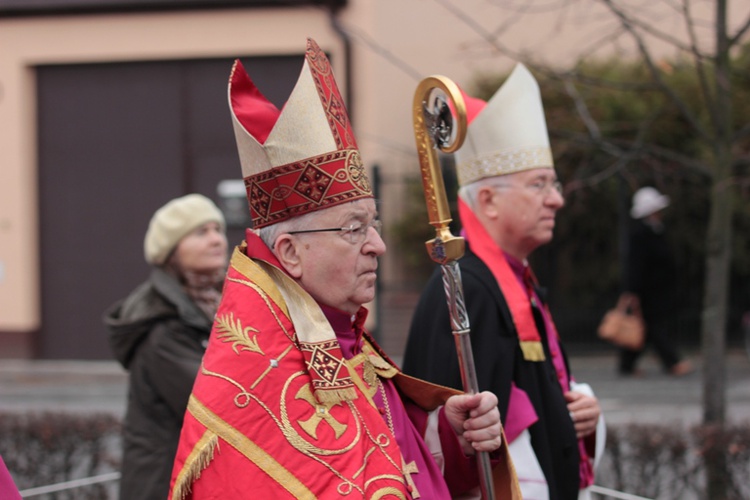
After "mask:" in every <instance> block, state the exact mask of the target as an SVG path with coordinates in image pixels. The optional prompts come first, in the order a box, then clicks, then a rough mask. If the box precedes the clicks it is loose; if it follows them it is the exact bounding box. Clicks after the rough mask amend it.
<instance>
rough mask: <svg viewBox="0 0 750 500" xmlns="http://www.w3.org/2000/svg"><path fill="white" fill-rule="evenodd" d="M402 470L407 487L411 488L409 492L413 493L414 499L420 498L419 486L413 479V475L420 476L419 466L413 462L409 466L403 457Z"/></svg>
mask: <svg viewBox="0 0 750 500" xmlns="http://www.w3.org/2000/svg"><path fill="white" fill-rule="evenodd" d="M401 467H403V469H401V470H402V471H403V473H404V479H406V485H407V486H408V487H409V491H410V493H411V497H412V498H420V495H419V490H417V485H416V484H414V479H412V478H411V475H412V474H418V473H419V469H418V468H417V464H416V463H415V462H414V461H413V460H412V461H411V462H409V463H408V464H407V463H406V461H405V460H404V457H401Z"/></svg>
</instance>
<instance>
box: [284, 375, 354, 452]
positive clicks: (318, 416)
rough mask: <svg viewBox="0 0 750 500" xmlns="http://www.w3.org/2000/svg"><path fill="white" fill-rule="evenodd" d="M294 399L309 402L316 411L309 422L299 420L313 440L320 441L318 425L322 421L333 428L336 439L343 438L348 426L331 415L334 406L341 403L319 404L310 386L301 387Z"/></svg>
mask: <svg viewBox="0 0 750 500" xmlns="http://www.w3.org/2000/svg"><path fill="white" fill-rule="evenodd" d="M294 397H295V399H302V400H304V401H307V402H308V403H310V406H312V407H313V408H314V410H315V411H314V412H313V414H312V416H311V417H310V418H308V419H307V420H304V421H303V420H299V425H300V427H302V428H303V429H304V430H305V432H307V433H308V434H309V435H310V437H312V438H313V439H318V436H317V433H318V424H320V422H321V421H322V420H323V421H325V422H326V423H327V424H328V425H330V426H331V428H332V429H333V432H334V433H335V434H336V439H338V438H340V437H341V435H342V434H343V433H344V431H345V430H346V427H347V426H346V424H342V423H341V422H339V421H338V420H336V419H335V418H333V416H332V415H331V414H330V413H329V410H330V409H331V407H332V406H334V405H337V404H340V403H325V404H322V403H318V401H317V400H316V399H315V396H314V395H313V393H312V390H311V389H310V386H309V385H308V384H305V385H303V386H302V387H300V389H299V391H297V394H296V395H295V396H294Z"/></svg>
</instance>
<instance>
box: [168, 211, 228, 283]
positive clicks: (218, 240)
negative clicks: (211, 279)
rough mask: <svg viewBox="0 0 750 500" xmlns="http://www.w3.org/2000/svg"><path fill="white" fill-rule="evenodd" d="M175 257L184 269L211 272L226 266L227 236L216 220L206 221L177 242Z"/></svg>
mask: <svg viewBox="0 0 750 500" xmlns="http://www.w3.org/2000/svg"><path fill="white" fill-rule="evenodd" d="M175 257H176V258H177V262H178V263H179V265H180V267H181V268H182V269H183V270H184V271H192V272H195V273H213V272H216V271H220V270H222V269H224V268H226V265H227V258H228V256H227V237H226V235H225V234H224V229H223V228H222V227H221V225H220V224H219V223H218V222H206V223H205V224H203V225H202V226H198V227H197V228H195V229H193V230H192V231H191V232H189V233H188V234H187V235H185V236H184V237H183V238H182V239H181V240H180V242H179V243H178V244H177V248H176V249H175Z"/></svg>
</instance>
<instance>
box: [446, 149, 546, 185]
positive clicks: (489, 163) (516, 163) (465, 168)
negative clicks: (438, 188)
mask: <svg viewBox="0 0 750 500" xmlns="http://www.w3.org/2000/svg"><path fill="white" fill-rule="evenodd" d="M553 164H554V163H553V161H552V151H551V150H550V148H549V147H544V146H526V147H518V148H510V149H507V150H503V151H496V152H494V153H489V154H485V155H483V156H480V157H476V158H472V159H470V160H469V161H465V162H463V163H460V164H458V165H457V167H456V171H457V173H458V183H459V185H461V186H465V185H466V184H470V183H472V182H475V181H478V180H479V179H482V178H484V177H490V176H495V175H504V174H511V173H513V172H520V171H522V170H529V169H531V168H539V167H551V166H552V165H553Z"/></svg>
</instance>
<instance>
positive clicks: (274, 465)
mask: <svg viewBox="0 0 750 500" xmlns="http://www.w3.org/2000/svg"><path fill="white" fill-rule="evenodd" d="M188 411H189V412H190V414H191V415H192V416H193V417H195V419H196V420H198V421H199V422H200V423H201V424H202V425H203V426H204V427H206V429H210V430H212V431H214V432H215V433H216V434H217V435H218V437H220V438H221V439H223V440H224V441H226V442H227V443H228V444H229V445H230V446H232V447H233V448H234V449H236V450H237V451H239V452H240V453H241V454H242V455H243V456H244V457H245V458H247V459H248V460H250V461H251V462H252V463H254V464H255V465H257V466H258V467H259V468H260V469H261V470H262V471H263V472H265V473H266V474H268V476H269V477H270V478H271V479H273V480H274V481H276V482H277V483H278V484H279V485H280V486H281V487H283V488H284V489H285V490H287V491H288V492H289V494H291V495H293V496H294V497H295V498H310V499H314V498H315V495H313V493H312V491H310V490H309V489H308V488H307V487H306V486H305V485H304V484H303V483H302V482H301V481H300V480H299V479H297V477H296V476H295V475H294V473H293V472H292V471H289V470H287V469H286V468H285V467H284V466H282V465H281V464H280V463H279V462H277V461H276V459H275V458H273V456H271V455H269V454H268V453H266V451H265V450H263V449H262V448H261V447H260V446H258V445H256V444H255V443H254V442H252V441H251V440H250V439H248V438H247V436H245V435H244V434H242V432H240V431H238V430H237V429H235V428H234V427H232V426H231V425H229V424H228V423H227V422H226V421H225V420H223V419H222V418H220V417H219V416H218V415H216V414H215V413H214V412H212V411H211V410H209V409H208V408H206V406H204V405H203V403H201V402H200V401H198V399H197V398H196V397H195V396H190V401H189V402H188Z"/></svg>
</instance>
